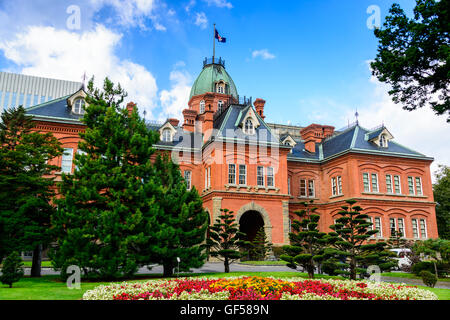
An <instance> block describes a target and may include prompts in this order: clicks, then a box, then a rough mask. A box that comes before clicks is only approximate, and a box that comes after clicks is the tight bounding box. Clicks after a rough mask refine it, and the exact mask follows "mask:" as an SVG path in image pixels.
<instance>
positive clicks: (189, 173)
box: [184, 170, 192, 190]
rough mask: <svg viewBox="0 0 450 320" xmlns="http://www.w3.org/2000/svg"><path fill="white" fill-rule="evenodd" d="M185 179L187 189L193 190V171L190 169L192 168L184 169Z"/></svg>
mask: <svg viewBox="0 0 450 320" xmlns="http://www.w3.org/2000/svg"><path fill="white" fill-rule="evenodd" d="M184 181H185V182H186V189H187V190H191V188H192V171H190V170H185V171H184Z"/></svg>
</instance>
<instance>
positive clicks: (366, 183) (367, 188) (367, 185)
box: [363, 173, 370, 192]
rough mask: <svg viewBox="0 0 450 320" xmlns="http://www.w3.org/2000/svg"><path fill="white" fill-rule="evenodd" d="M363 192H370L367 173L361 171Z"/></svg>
mask: <svg viewBox="0 0 450 320" xmlns="http://www.w3.org/2000/svg"><path fill="white" fill-rule="evenodd" d="M363 185H364V192H370V184H369V174H368V173H363Z"/></svg>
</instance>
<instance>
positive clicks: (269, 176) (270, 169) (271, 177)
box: [266, 167, 275, 188]
mask: <svg viewBox="0 0 450 320" xmlns="http://www.w3.org/2000/svg"><path fill="white" fill-rule="evenodd" d="M270 180H271V181H272V182H271V183H269V181H270ZM266 182H267V187H269V188H273V187H275V172H274V169H273V167H267V168H266Z"/></svg>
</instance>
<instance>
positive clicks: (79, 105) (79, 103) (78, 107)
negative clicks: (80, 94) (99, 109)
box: [73, 98, 86, 114]
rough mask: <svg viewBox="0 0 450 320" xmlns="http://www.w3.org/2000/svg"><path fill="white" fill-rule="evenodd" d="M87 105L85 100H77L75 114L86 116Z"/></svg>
mask: <svg viewBox="0 0 450 320" xmlns="http://www.w3.org/2000/svg"><path fill="white" fill-rule="evenodd" d="M85 105H86V102H85V101H84V99H82V98H79V99H76V100H75V101H74V103H73V112H74V113H76V114H84V112H85V110H84V106H85Z"/></svg>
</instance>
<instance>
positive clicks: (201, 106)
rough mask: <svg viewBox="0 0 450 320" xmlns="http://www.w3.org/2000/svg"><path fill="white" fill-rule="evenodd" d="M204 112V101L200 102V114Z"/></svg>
mask: <svg viewBox="0 0 450 320" xmlns="http://www.w3.org/2000/svg"><path fill="white" fill-rule="evenodd" d="M204 112H205V100H202V101H200V114H202V113H204Z"/></svg>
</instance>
